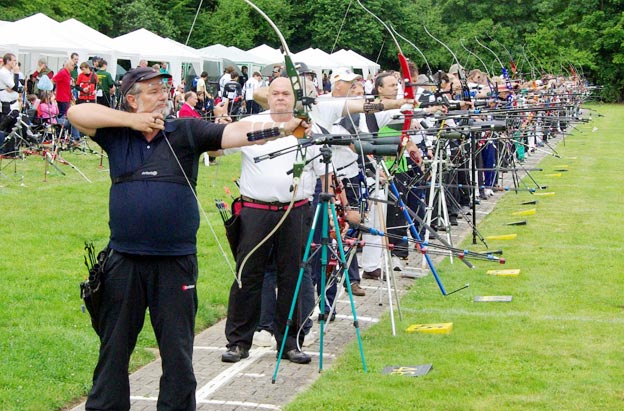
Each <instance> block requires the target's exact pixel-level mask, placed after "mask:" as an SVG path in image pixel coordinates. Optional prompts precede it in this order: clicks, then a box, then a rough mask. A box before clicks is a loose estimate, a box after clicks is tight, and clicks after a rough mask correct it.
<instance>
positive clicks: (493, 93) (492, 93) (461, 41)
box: [459, 39, 498, 98]
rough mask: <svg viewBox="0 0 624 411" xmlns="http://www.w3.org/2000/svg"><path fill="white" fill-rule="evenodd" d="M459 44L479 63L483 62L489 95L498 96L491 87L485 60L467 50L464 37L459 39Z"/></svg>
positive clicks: (496, 91)
mask: <svg viewBox="0 0 624 411" xmlns="http://www.w3.org/2000/svg"><path fill="white" fill-rule="evenodd" d="M459 44H461V46H462V47H463V49H464V50H466V51H467V52H468V53H470V54H471V55H473V56H474V57H476V58H477V60H479V61H480V62H481V64H483V68H484V69H485V74H487V83H488V87H489V88H490V95H491V96H492V97H494V98H498V90H495V89H494V87H492V82H491V81H490V77H491V76H490V71H489V70H488V68H487V64H485V62H484V61H483V60H482V59H481V57H479V56H478V55H477V54H476V53H474V52H472V51H470V50H468V48H467V47H466V46H464V39H459Z"/></svg>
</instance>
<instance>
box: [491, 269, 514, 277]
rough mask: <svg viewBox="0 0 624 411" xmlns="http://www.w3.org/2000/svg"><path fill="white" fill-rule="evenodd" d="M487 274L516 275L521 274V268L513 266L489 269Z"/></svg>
mask: <svg viewBox="0 0 624 411" xmlns="http://www.w3.org/2000/svg"><path fill="white" fill-rule="evenodd" d="M487 274H489V275H500V276H515V275H518V274H520V269H519V268H512V269H509V270H488V271H487Z"/></svg>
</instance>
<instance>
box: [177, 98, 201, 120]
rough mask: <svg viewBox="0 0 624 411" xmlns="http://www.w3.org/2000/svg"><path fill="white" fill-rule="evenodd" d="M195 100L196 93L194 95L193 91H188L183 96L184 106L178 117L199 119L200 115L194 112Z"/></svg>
mask: <svg viewBox="0 0 624 411" xmlns="http://www.w3.org/2000/svg"><path fill="white" fill-rule="evenodd" d="M197 100H198V99H197V93H195V92H194V91H189V92H187V93H186V94H184V104H183V105H182V108H180V111H179V112H178V117H180V118H183V117H192V118H201V115H200V114H199V113H198V112H197V111H196V110H195V106H196V105H197Z"/></svg>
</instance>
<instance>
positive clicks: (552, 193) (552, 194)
mask: <svg viewBox="0 0 624 411" xmlns="http://www.w3.org/2000/svg"><path fill="white" fill-rule="evenodd" d="M533 195H534V196H554V195H555V193H554V191H551V192H547V193H533Z"/></svg>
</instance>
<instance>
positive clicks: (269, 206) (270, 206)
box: [242, 196, 310, 211]
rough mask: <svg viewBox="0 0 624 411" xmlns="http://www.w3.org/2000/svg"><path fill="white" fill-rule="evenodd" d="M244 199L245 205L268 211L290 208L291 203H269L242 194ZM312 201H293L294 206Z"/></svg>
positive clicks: (300, 205)
mask: <svg viewBox="0 0 624 411" xmlns="http://www.w3.org/2000/svg"><path fill="white" fill-rule="evenodd" d="M242 199H243V207H249V208H256V209H258V210H268V211H284V210H286V209H288V205H289V204H290V203H267V202H265V201H259V200H255V199H253V198H249V197H245V196H242ZM309 203H310V201H309V200H299V201H295V202H294V203H293V208H297V207H302V206H304V205H308V204H309Z"/></svg>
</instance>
